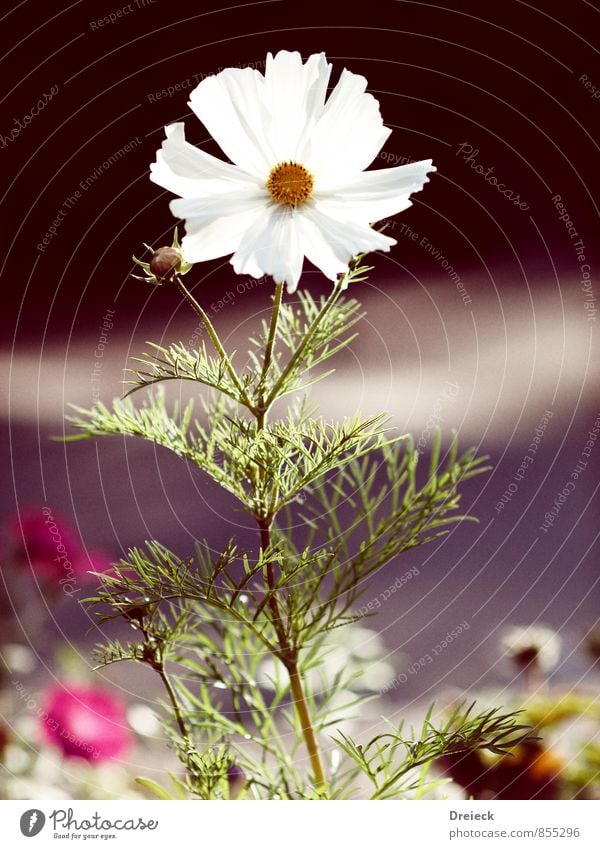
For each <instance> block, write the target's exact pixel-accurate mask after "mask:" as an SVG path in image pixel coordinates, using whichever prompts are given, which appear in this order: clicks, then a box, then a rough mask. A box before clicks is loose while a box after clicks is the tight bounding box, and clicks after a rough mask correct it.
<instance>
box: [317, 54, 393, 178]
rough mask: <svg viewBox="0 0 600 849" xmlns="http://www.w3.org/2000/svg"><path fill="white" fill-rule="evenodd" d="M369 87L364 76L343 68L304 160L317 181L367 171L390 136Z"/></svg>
mask: <svg viewBox="0 0 600 849" xmlns="http://www.w3.org/2000/svg"><path fill="white" fill-rule="evenodd" d="M366 87H367V81H366V79H365V78H364V77H361V76H359V75H358V74H353V73H352V72H351V71H347V70H346V69H344V70H343V71H342V74H341V76H340V79H339V82H338V84H337V85H336V87H335V88H334V90H333V91H332V93H331V95H330V96H329V99H328V100H327V103H326V104H325V109H324V111H323V114H322V116H321V117H320V119H319V120H318V121H317V123H316V125H315V127H314V129H313V131H312V133H311V137H310V151H309V152H308V154H307V157H306V161H305V162H304V165H306V167H307V168H308V169H309V170H310V171H312V173H313V174H314V175H315V177H316V178H317V180H319V179H321V178H322V177H323V178H325V177H331V176H334V175H335V176H342V175H347V176H348V175H353V174H356V173H358V172H359V171H363V170H364V169H365V168H367V166H369V165H370V164H371V162H372V161H373V160H374V159H375V157H376V156H377V154H378V153H379V151H380V150H381V148H382V147H383V145H384V143H385V141H386V139H387V138H388V136H389V134H390V132H391V130H389V129H388V128H387V127H384V126H383V121H382V119H381V114H380V112H379V103H378V102H377V100H375V98H374V97H373V96H372V95H371V94H366V93H365V89H366Z"/></svg>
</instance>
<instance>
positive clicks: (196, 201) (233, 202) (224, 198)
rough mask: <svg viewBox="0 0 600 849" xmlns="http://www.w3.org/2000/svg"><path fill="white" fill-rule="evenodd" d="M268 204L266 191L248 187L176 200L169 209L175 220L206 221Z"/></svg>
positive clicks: (257, 208) (256, 208)
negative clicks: (224, 192)
mask: <svg viewBox="0 0 600 849" xmlns="http://www.w3.org/2000/svg"><path fill="white" fill-rule="evenodd" d="M268 202H269V194H268V192H267V190H266V189H259V188H257V187H252V186H249V187H244V188H241V189H239V188H238V189H236V190H235V191H230V192H228V193H226V194H220V195H214V196H212V197H199V198H178V199H177V200H172V201H171V203H170V204H169V208H170V210H171V212H172V213H173V215H176V216H177V218H194V219H196V220H198V221H208V220H211V219H214V218H222V217H226V216H229V215H236V214H237V213H239V212H247V211H249V210H252V209H254V210H256V211H258V210H259V209H260V208H262V207H265V206H267V204H268Z"/></svg>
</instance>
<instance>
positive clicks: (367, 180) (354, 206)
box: [315, 159, 436, 224]
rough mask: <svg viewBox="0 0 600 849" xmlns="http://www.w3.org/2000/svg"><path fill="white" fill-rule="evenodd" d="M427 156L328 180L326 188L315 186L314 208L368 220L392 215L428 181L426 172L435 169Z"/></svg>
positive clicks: (404, 207)
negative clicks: (352, 175)
mask: <svg viewBox="0 0 600 849" xmlns="http://www.w3.org/2000/svg"><path fill="white" fill-rule="evenodd" d="M435 170H436V168H435V167H434V166H433V165H432V164H431V159H424V160H422V161H421V162H411V163H410V164H409V165H400V166H398V167H397V168H384V169H380V170H377V171H363V172H362V173H361V174H357V175H356V176H355V177H351V178H348V179H345V180H342V181H338V182H337V185H336V184H335V183H334V181H333V180H330V181H329V187H328V188H327V189H324V188H322V184H321V185H320V186H319V189H318V191H317V192H316V194H315V204H316V206H317V209H320V210H321V211H322V212H325V213H327V214H330V215H333V217H334V218H339V219H343V218H349V219H350V220H351V221H356V222H358V223H363V224H369V223H373V222H375V221H381V219H382V218H386V217H387V216H388V215H396V213H398V212H402V210H404V209H407V207H409V206H410V205H411V202H410V200H409V197H410V195H411V194H413V192H420V191H421V189H422V188H423V186H424V185H425V183H428V182H429V177H428V176H427V173H428V172H430V171H435Z"/></svg>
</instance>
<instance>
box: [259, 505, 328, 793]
mask: <svg viewBox="0 0 600 849" xmlns="http://www.w3.org/2000/svg"><path fill="white" fill-rule="evenodd" d="M258 525H259V529H260V544H261V548H262V550H263V551H266V550H267V549H268V548H269V546H270V545H271V531H270V528H269V526H268V525H267V524H266V523H264V522H262V523H261V522H260V521H259V523H258ZM266 583H267V591H268V592H269V593H270V597H269V609H270V611H271V616H272V619H273V625H274V627H275V631H276V632H277V638H278V640H279V646H280V649H281V653H280V658H281V660H282V662H283V664H284V666H285V668H286V669H287V672H288V675H289V676H290V687H291V691H292V700H293V703H294V709H295V711H296V714H297V716H298V720H299V721H300V727H301V728H302V736H303V737H304V743H305V745H306V749H307V751H308V756H309V758H310V765H311V767H312V771H313V774H314V777H315V785H316V787H317V789H318V790H324V789H325V787H326V779H325V773H324V771H323V764H322V763H321V755H320V754H319V744H318V742H317V735H316V734H315V729H314V728H313V724H312V720H311V718H310V711H309V708H308V701H307V699H306V695H305V693H304V687H303V684H302V676H301V675H300V671H299V669H298V652H297V650H296V649H295V648H293V647H292V646H290V644H289V641H288V638H287V634H286V632H285V628H284V627H283V620H282V618H281V612H280V610H279V604H278V603H277V598H276V596H275V595H274V594H273V587H274V586H275V575H274V571H273V564H272V563H268V564H267V567H266Z"/></svg>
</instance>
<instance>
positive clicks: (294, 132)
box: [264, 50, 331, 165]
mask: <svg viewBox="0 0 600 849" xmlns="http://www.w3.org/2000/svg"><path fill="white" fill-rule="evenodd" d="M330 73H331V65H329V64H328V63H327V60H326V58H325V54H324V53H314V54H313V55H312V56H309V58H308V60H307V61H306V63H305V64H304V65H303V64H302V57H301V56H300V54H299V53H296V52H295V53H290V52H289V51H287V50H280V51H279V53H277V54H276V56H275V57H273V56H272V54H271V53H269V54H268V56H267V65H266V69H265V86H264V91H265V97H266V98H267V102H268V103H269V111H270V114H271V124H270V128H269V138H270V140H271V143H272V147H273V151H274V153H275V156H276V160H277V161H276V162H274V163H273V165H276V164H277V163H278V162H285V161H287V160H293V161H294V160H295V161H302V158H303V154H304V150H305V143H306V139H307V137H308V136H309V134H310V132H311V131H312V128H313V126H314V124H315V122H316V121H317V119H318V118H320V116H321V115H322V113H323V108H324V105H325V95H326V93H327V83H328V82H329V75H330Z"/></svg>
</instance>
